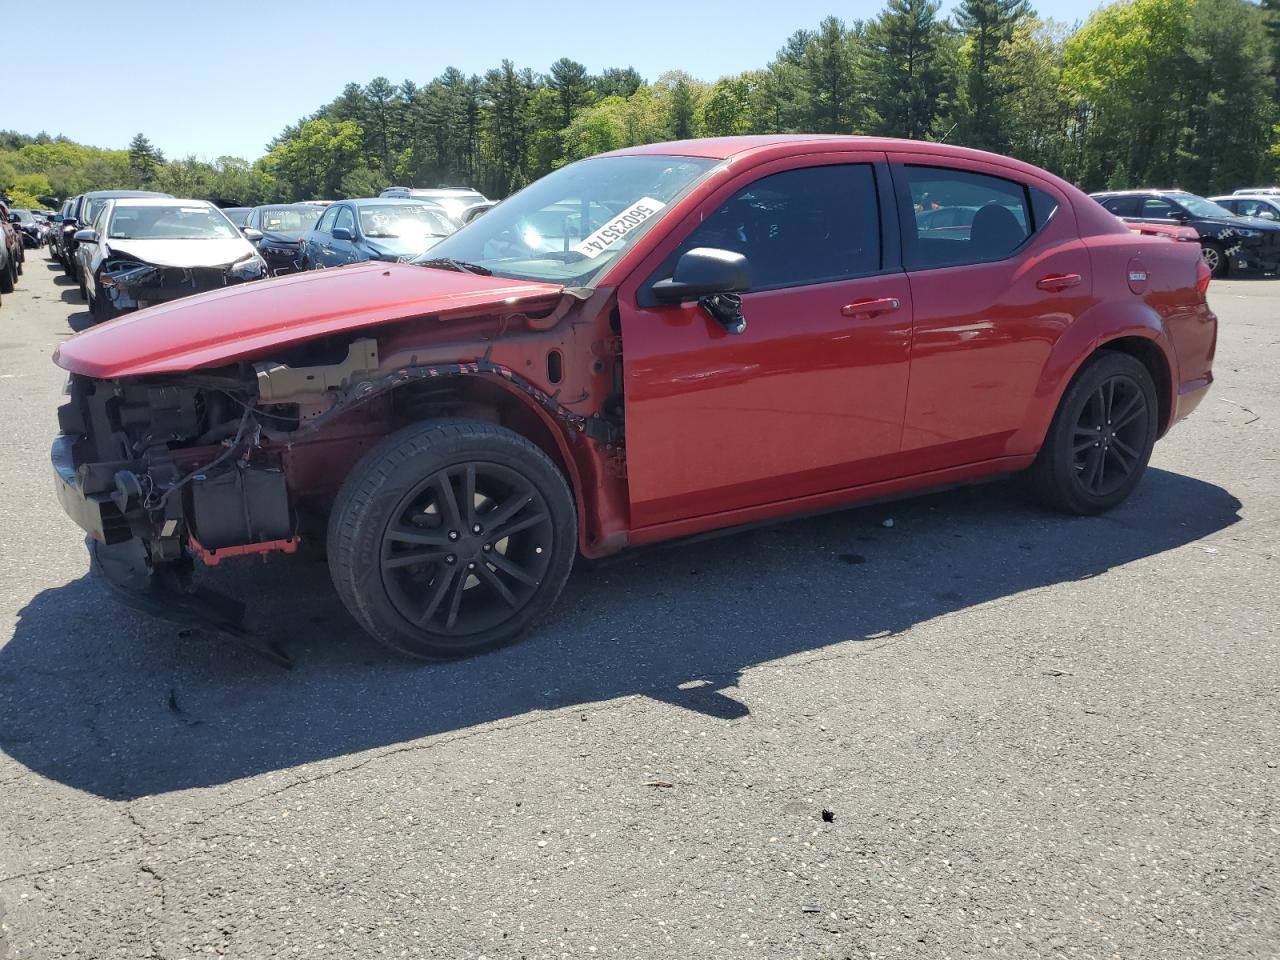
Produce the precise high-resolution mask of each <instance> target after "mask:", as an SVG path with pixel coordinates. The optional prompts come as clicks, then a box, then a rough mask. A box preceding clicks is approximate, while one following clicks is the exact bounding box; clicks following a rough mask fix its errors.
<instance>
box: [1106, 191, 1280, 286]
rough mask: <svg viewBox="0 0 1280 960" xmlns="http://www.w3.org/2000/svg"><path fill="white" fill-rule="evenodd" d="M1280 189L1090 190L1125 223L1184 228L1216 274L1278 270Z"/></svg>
mask: <svg viewBox="0 0 1280 960" xmlns="http://www.w3.org/2000/svg"><path fill="white" fill-rule="evenodd" d="M1277 194H1280V191H1277V193H1276V194H1266V193H1256V194H1252V193H1242V192H1239V191H1237V192H1236V193H1234V194H1232V195H1231V196H1226V197H1214V198H1212V199H1205V198H1204V197H1198V196H1196V195H1195V194H1193V193H1187V192H1186V191H1185V190H1109V191H1105V192H1102V193H1094V194H1090V196H1092V197H1093V198H1094V199H1095V200H1097V201H1098V202H1099V203H1101V204H1102V206H1103V207H1105V208H1106V209H1107V210H1109V211H1110V212H1111V213H1113V214H1115V215H1116V216H1117V217H1119V218H1120V219H1121V220H1123V221H1125V222H1126V223H1130V224H1144V223H1149V224H1169V225H1180V226H1184V227H1189V228H1190V229H1192V230H1194V231H1195V233H1196V236H1197V238H1198V239H1199V241H1200V252H1201V255H1202V256H1203V257H1204V261H1205V263H1206V264H1207V265H1208V267H1209V269H1210V270H1211V271H1212V273H1213V275H1214V276H1215V277H1226V276H1231V275H1237V274H1255V275H1267V274H1276V273H1280V202H1278V201H1280V196H1278V195H1277Z"/></svg>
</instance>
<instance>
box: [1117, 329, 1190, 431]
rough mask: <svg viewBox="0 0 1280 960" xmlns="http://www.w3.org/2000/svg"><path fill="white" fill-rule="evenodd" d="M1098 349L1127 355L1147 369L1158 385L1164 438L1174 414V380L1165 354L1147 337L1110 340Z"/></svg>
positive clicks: (1157, 394)
mask: <svg viewBox="0 0 1280 960" xmlns="http://www.w3.org/2000/svg"><path fill="white" fill-rule="evenodd" d="M1098 349H1099V350H1112V351H1115V352H1116V353H1127V354H1128V355H1129V356H1131V357H1133V358H1134V359H1136V360H1138V361H1139V362H1140V363H1141V364H1142V365H1143V366H1144V367H1146V368H1147V373H1149V374H1151V380H1152V382H1153V383H1155V385H1156V400H1157V402H1158V403H1159V405H1160V406H1159V412H1160V421H1159V422H1160V429H1159V432H1158V435H1159V436H1163V435H1164V432H1165V431H1166V430H1168V429H1169V418H1170V416H1171V415H1172V412H1173V393H1172V389H1173V387H1172V384H1173V378H1172V377H1171V376H1170V373H1169V361H1168V360H1166V359H1165V355H1164V352H1163V351H1162V350H1161V349H1160V348H1159V347H1158V346H1156V344H1155V342H1154V341H1152V340H1148V339H1147V338H1146V337H1120V338H1119V339H1117V340H1108V341H1107V342H1106V343H1104V344H1102V346H1100V347H1099V348H1098Z"/></svg>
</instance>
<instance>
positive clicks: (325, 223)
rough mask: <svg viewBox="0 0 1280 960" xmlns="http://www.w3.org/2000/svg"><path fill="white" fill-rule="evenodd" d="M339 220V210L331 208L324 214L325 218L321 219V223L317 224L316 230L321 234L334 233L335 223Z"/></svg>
mask: <svg viewBox="0 0 1280 960" xmlns="http://www.w3.org/2000/svg"><path fill="white" fill-rule="evenodd" d="M336 219H338V208H337V207H330V208H329V209H328V210H326V211H325V212H324V216H323V217H321V218H320V222H319V223H318V224H316V230H317V231H318V232H319V233H332V232H333V221H334V220H336Z"/></svg>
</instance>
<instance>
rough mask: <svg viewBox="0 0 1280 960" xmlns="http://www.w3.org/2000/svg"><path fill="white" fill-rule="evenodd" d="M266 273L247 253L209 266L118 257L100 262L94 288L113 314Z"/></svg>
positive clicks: (264, 266) (138, 308)
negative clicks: (234, 259)
mask: <svg viewBox="0 0 1280 960" xmlns="http://www.w3.org/2000/svg"><path fill="white" fill-rule="evenodd" d="M266 275H267V267H266V264H265V263H264V262H263V260H262V258H261V257H260V256H258V255H257V254H249V255H247V256H245V257H242V258H241V259H239V260H237V261H235V262H234V263H227V264H221V265H219V266H210V267H204V266H199V267H173V266H162V265H158V264H151V263H146V262H144V261H141V260H136V259H129V258H124V257H119V258H114V259H110V260H107V261H106V263H104V264H103V265H102V268H101V270H100V272H99V274H98V289H99V290H100V291H101V293H100V295H102V296H105V297H106V298H107V300H108V302H109V303H110V305H111V308H112V309H113V310H114V311H115V312H116V313H123V312H125V311H128V310H140V309H142V308H143V307H149V306H152V305H153V304H157V303H167V302H168V301H170V300H177V299H179V298H180V297H187V296H190V295H192V294H194V293H205V292H207V291H209V290H219V289H221V288H222V287H227V286H231V285H233V284H237V283H245V282H247V281H250V280H258V279H261V278H262V277H264V276H266Z"/></svg>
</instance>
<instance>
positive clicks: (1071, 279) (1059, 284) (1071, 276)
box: [1036, 273, 1084, 293]
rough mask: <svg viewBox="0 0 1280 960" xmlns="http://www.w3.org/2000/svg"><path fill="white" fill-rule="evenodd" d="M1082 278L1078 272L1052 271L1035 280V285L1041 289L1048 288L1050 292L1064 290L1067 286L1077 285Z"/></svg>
mask: <svg viewBox="0 0 1280 960" xmlns="http://www.w3.org/2000/svg"><path fill="white" fill-rule="evenodd" d="M1083 279H1084V278H1083V277H1081V276H1080V274H1078V273H1052V274H1050V275H1049V276H1047V277H1041V278H1040V279H1039V280H1037V281H1036V286H1037V287H1039V288H1040V289H1041V290H1048V291H1050V292H1052V293H1058V292H1059V291H1061V290H1066V289H1067V288H1068V287H1076V286H1079V285H1080V283H1081V281H1082V280H1083Z"/></svg>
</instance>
